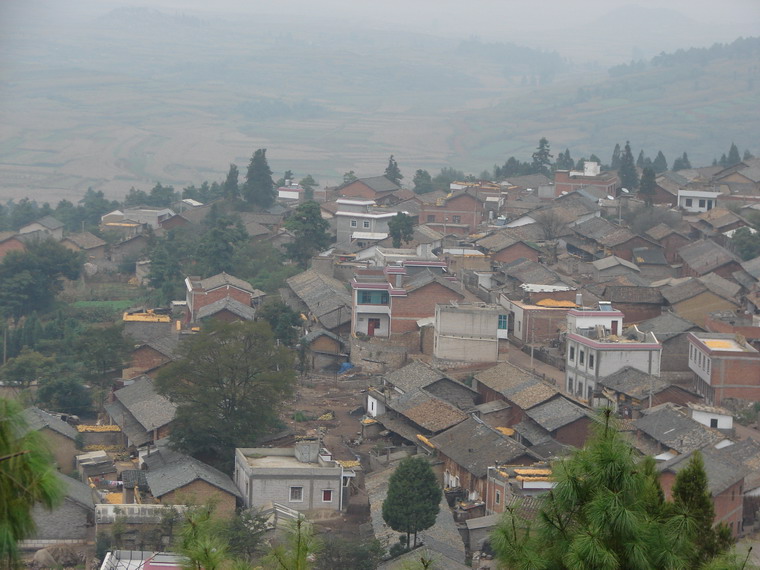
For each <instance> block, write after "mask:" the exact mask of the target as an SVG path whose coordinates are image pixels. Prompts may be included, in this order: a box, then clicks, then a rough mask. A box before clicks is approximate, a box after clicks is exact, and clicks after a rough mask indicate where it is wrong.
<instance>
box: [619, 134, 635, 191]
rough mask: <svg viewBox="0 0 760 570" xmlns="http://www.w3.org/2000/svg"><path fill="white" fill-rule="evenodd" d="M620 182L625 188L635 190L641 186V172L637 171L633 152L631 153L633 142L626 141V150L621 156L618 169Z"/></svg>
mask: <svg viewBox="0 0 760 570" xmlns="http://www.w3.org/2000/svg"><path fill="white" fill-rule="evenodd" d="M618 175H619V176H620V183H621V184H622V185H623V188H627V189H628V190H635V189H636V188H638V187H639V174H638V172H636V165H635V164H634V162H633V153H631V143H629V142H628V141H626V143H625V150H623V154H622V156H621V157H620V169H619V170H618Z"/></svg>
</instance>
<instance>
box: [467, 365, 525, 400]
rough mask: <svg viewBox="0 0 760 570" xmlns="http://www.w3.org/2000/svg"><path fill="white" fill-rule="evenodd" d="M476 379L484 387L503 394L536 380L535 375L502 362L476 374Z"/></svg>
mask: <svg viewBox="0 0 760 570" xmlns="http://www.w3.org/2000/svg"><path fill="white" fill-rule="evenodd" d="M475 379H476V380H477V381H478V382H480V383H481V384H483V385H484V386H486V387H488V388H490V389H491V390H494V391H496V392H499V393H501V394H503V393H504V392H505V391H506V390H509V389H512V388H515V387H517V386H520V385H522V384H524V383H525V382H527V381H529V380H535V379H536V376H535V374H533V373H531V372H529V371H527V370H524V369H522V368H520V367H518V366H515V365H514V364H512V363H510V362H501V363H499V364H497V365H496V366H493V367H491V368H487V369H486V370H482V371H480V372H477V373H476V374H475Z"/></svg>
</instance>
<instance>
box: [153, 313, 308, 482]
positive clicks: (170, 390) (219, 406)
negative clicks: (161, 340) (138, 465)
mask: <svg viewBox="0 0 760 570" xmlns="http://www.w3.org/2000/svg"><path fill="white" fill-rule="evenodd" d="M179 350H180V357H181V358H180V359H179V360H177V361H175V362H173V363H172V364H170V365H169V366H167V367H166V368H165V369H164V370H162V371H161V373H160V374H159V376H158V379H157V383H156V384H157V388H158V391H159V392H160V393H161V394H163V395H164V396H166V397H168V398H169V399H170V400H171V401H172V402H174V403H176V404H177V414H176V418H175V424H174V427H173V429H172V433H171V436H170V438H171V442H172V444H173V445H174V446H175V447H176V448H177V449H179V450H181V451H184V452H185V453H188V454H190V455H193V456H196V457H199V458H202V459H206V460H207V461H209V462H211V463H213V464H216V465H217V466H220V467H222V468H225V467H226V468H229V467H230V465H231V462H232V460H233V455H234V448H235V447H251V446H253V445H254V444H255V443H256V441H257V439H258V438H259V437H260V436H261V435H262V434H263V433H265V432H266V431H267V430H268V429H271V428H272V427H273V426H274V425H276V423H277V421H278V416H277V414H278V410H279V407H280V404H281V403H282V401H283V400H284V399H285V398H286V397H288V396H289V395H290V394H291V392H292V390H293V384H294V381H295V373H294V372H293V353H292V351H291V350H290V349H288V348H285V347H281V346H277V345H276V343H275V339H274V336H273V334H272V331H271V329H270V328H269V325H268V324H267V323H266V322H263V321H256V322H235V323H219V322H212V323H211V324H210V325H209V326H208V328H204V329H203V330H202V331H201V332H200V333H199V334H197V335H195V336H194V337H192V338H191V339H189V340H188V341H187V342H186V343H183V344H182V345H181V346H180V349H179Z"/></svg>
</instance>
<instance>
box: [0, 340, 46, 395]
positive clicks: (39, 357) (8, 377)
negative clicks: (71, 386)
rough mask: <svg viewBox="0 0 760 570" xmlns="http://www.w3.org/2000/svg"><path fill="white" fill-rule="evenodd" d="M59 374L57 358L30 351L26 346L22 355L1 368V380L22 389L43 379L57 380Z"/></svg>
mask: <svg viewBox="0 0 760 570" xmlns="http://www.w3.org/2000/svg"><path fill="white" fill-rule="evenodd" d="M58 373H59V366H58V363H57V362H56V360H55V358H53V357H51V356H45V355H43V354H40V353H39V352H36V351H34V350H30V349H29V348H27V347H26V346H25V347H24V348H23V349H22V350H21V354H19V355H18V356H16V357H15V358H11V359H10V360H8V362H6V363H5V365H4V366H2V367H0V378H2V379H3V382H6V383H8V384H10V385H12V386H18V387H19V388H22V389H25V388H28V387H29V386H30V385H31V384H32V383H34V382H40V381H42V380H43V379H45V380H50V379H52V378H55V377H56V376H57V375H58Z"/></svg>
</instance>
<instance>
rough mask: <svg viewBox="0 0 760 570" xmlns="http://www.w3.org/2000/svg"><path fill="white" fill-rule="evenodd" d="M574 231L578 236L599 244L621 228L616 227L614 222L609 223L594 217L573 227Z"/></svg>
mask: <svg viewBox="0 0 760 570" xmlns="http://www.w3.org/2000/svg"><path fill="white" fill-rule="evenodd" d="M572 229H573V231H574V232H575V233H577V234H578V235H580V236H583V237H585V238H586V239H590V240H592V241H595V242H598V241H599V240H600V239H602V238H604V237H605V236H607V235H609V234H612V233H614V232H616V231H617V230H619V229H620V226H618V225H615V224H613V223H612V222H608V221H607V220H605V219H604V218H601V217H593V218H591V219H588V220H586V221H585V222H581V223H580V224H575V225H573V226H572Z"/></svg>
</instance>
